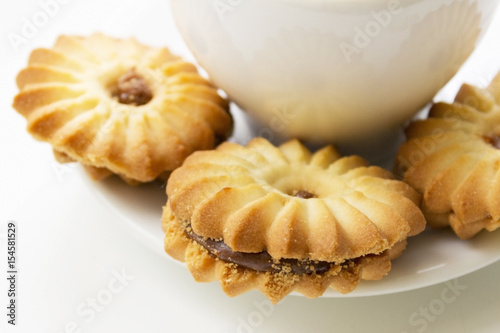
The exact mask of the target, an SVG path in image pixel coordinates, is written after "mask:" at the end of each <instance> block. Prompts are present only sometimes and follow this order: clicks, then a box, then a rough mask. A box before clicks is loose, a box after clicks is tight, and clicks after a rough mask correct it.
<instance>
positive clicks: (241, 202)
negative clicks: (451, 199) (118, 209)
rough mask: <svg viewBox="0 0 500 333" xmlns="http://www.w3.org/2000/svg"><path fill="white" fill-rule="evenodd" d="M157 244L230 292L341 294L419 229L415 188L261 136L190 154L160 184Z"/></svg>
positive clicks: (371, 274) (380, 270)
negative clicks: (163, 192) (163, 188)
mask: <svg viewBox="0 0 500 333" xmlns="http://www.w3.org/2000/svg"><path fill="white" fill-rule="evenodd" d="M167 195H168V201H167V204H166V206H165V207H164V212H163V222H162V223H163V229H164V231H165V250H166V252H167V253H168V254H169V255H171V256H172V257H173V258H175V259H177V260H180V261H185V262H186V266H187V268H188V269H189V271H190V272H191V274H192V275H193V277H194V278H195V280H197V281H201V282H208V281H213V280H217V281H219V283H220V284H221V286H222V288H223V290H224V291H225V292H226V293H227V294H228V295H230V296H235V295H238V294H241V293H244V292H246V291H248V290H251V289H258V290H260V291H261V292H262V293H263V294H264V295H266V296H267V297H268V298H269V299H270V300H271V301H272V302H274V303H276V302H278V301H279V300H281V299H282V298H283V297H285V296H286V295H287V294H289V293H290V292H293V291H295V292H299V293H301V294H303V295H305V296H307V297H310V298H313V297H318V296H320V295H322V294H323V293H324V292H325V290H326V289H327V288H328V287H332V288H334V289H336V290H337V291H339V292H341V293H349V292H351V291H352V290H354V289H355V288H356V286H357V285H358V282H359V281H360V280H361V279H366V280H377V279H380V278H382V277H383V276H384V275H386V274H387V273H388V272H389V270H390V268H391V260H392V259H394V258H396V257H397V256H399V255H400V254H401V253H402V251H403V250H404V248H405V246H406V240H407V238H408V237H409V236H413V235H416V234H418V233H420V232H421V231H422V230H423V229H424V228H425V219H424V217H423V215H422V212H421V211H420V209H419V207H418V206H419V203H420V195H419V194H418V193H417V192H416V191H415V190H414V189H413V188H411V187H410V186H409V185H408V184H406V183H404V182H402V181H399V180H396V179H395V177H394V176H393V174H392V173H391V172H389V171H387V170H384V169H382V168H379V167H375V166H369V165H368V164H367V162H366V161H365V160H363V159H362V158H360V157H357V156H349V157H341V156H340V154H339V153H338V152H337V151H336V150H335V149H334V148H333V147H332V146H327V147H325V148H323V149H321V150H319V151H317V152H316V153H314V154H313V153H311V152H310V151H309V150H308V149H307V148H306V147H304V146H303V145H302V144H301V143H299V142H298V141H296V140H292V141H289V142H287V143H285V144H283V145H281V146H279V147H276V146H273V145H272V144H271V143H269V142H268V141H266V140H265V139H262V138H257V139H253V140H252V141H250V143H249V144H248V145H246V146H241V145H238V144H236V143H228V142H225V143H223V144H221V145H220V146H219V147H217V148H216V149H215V150H211V151H204V152H196V153H194V154H192V155H191V156H189V157H188V158H187V159H186V161H185V162H184V164H183V165H182V167H180V168H178V169H176V170H175V171H174V172H173V173H172V175H171V177H170V179H169V182H168V184H167Z"/></svg>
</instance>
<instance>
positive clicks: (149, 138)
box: [13, 33, 233, 183]
mask: <svg viewBox="0 0 500 333" xmlns="http://www.w3.org/2000/svg"><path fill="white" fill-rule="evenodd" d="M17 85H18V87H19V93H18V94H17V96H16V97H15V98H14V103H13V107H14V108H15V109H16V110H17V111H18V112H19V113H20V114H21V115H23V116H24V117H25V118H26V120H27V124H28V125H27V130H28V132H29V133H31V134H32V135H33V136H34V137H35V138H36V139H38V140H41V141H45V142H48V143H50V144H51V145H52V146H53V149H54V154H55V156H56V158H57V160H58V161H60V162H63V163H65V162H72V161H78V162H80V163H82V164H83V165H84V166H85V167H86V169H87V171H89V173H90V174H91V175H92V176H93V178H96V179H101V178H105V177H106V176H109V175H111V174H117V175H119V176H121V177H122V178H123V179H125V180H126V181H128V182H130V183H142V182H149V181H152V180H155V179H157V178H163V179H165V178H167V177H168V175H169V174H170V172H171V171H172V170H174V169H175V168H177V167H178V166H180V165H181V164H182V162H183V161H184V159H185V158H186V157H187V156H189V155H190V154H191V153H192V152H194V151H196V150H204V149H211V148H213V147H215V146H216V145H217V144H218V143H220V142H221V141H223V140H225V139H226V138H227V137H228V136H229V135H230V134H231V132H232V128H233V122H232V117H231V115H230V114H229V106H228V102H227V101H226V100H225V99H224V98H222V97H221V96H220V95H219V94H218V92H217V89H216V88H215V87H214V86H213V85H212V84H211V83H210V82H209V81H208V80H206V79H205V78H203V77H202V76H200V74H199V73H198V71H197V68H196V67H195V66H194V65H193V64H191V63H188V62H186V61H184V60H182V59H181V58H180V57H178V56H175V55H173V54H172V53H170V51H169V50H168V49H167V48H156V47H149V46H146V45H143V44H140V43H139V42H137V41H136V40H135V39H133V38H131V39H116V38H111V37H108V36H105V35H103V34H99V33H96V34H93V35H91V36H88V37H80V36H61V37H59V38H58V39H57V41H56V43H55V45H54V47H53V48H51V49H44V48H42V49H36V50H34V51H33V52H32V53H31V55H30V58H29V62H28V66H27V67H26V68H24V69H23V70H21V71H20V72H19V74H18V76H17Z"/></svg>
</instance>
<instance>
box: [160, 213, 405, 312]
mask: <svg viewBox="0 0 500 333" xmlns="http://www.w3.org/2000/svg"><path fill="white" fill-rule="evenodd" d="M162 227H163V230H164V232H165V251H166V252H167V253H168V254H169V255H170V256H171V257H172V258H174V259H176V260H179V261H182V262H185V263H186V267H187V268H188V270H189V271H190V272H191V274H192V275H193V278H194V279H195V280H196V281H197V282H212V281H219V283H220V285H221V287H222V290H223V291H224V292H225V293H226V294H227V295H229V296H231V297H233V296H237V295H240V294H242V293H245V292H247V291H249V290H252V289H257V290H259V291H260V292H262V293H263V294H264V295H265V296H266V297H267V298H268V299H269V300H270V301H271V302H273V303H277V302H279V301H280V300H281V299H283V297H285V296H286V295H288V294H289V293H291V292H298V293H300V294H302V295H304V296H306V297H308V298H316V297H319V296H321V295H323V293H324V292H325V290H326V289H327V288H328V287H330V288H333V289H335V290H336V291H338V292H340V293H342V294H347V293H349V292H351V291H353V290H354V289H355V288H356V287H357V285H358V283H359V281H360V280H362V279H363V280H379V279H381V278H382V277H384V276H385V275H386V274H387V273H388V272H389V271H390V269H391V260H392V259H394V258H396V257H398V256H399V255H400V254H401V253H402V252H403V250H404V249H405V247H406V241H403V242H400V243H398V244H396V245H395V246H394V247H393V248H392V249H390V250H386V251H384V252H382V253H380V254H377V255H369V256H366V257H361V258H356V259H353V260H348V261H346V262H345V263H339V264H332V266H331V268H330V269H329V270H328V271H327V272H325V273H322V274H316V273H311V274H300V275H299V274H293V273H290V272H285V271H280V272H258V271H255V270H252V269H248V268H244V267H241V266H239V265H237V264H234V263H228V262H225V261H223V260H220V259H218V258H216V257H215V256H213V255H212V254H210V253H209V251H207V249H205V248H204V247H203V246H202V245H200V244H199V243H197V242H196V241H194V240H192V239H190V238H189V237H188V236H187V235H186V233H185V231H184V227H183V223H182V221H179V220H177V219H176V218H175V217H174V216H173V214H172V212H171V210H170V207H169V205H168V204H167V205H166V206H165V207H164V211H163V218H162Z"/></svg>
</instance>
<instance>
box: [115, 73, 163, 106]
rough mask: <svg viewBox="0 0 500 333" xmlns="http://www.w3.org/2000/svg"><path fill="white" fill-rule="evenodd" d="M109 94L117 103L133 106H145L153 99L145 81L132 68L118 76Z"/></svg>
mask: <svg viewBox="0 0 500 333" xmlns="http://www.w3.org/2000/svg"><path fill="white" fill-rule="evenodd" d="M111 92H112V96H113V97H114V98H116V99H118V102H120V103H122V104H131V105H135V106H140V105H144V104H147V103H148V102H149V101H150V100H151V99H152V98H153V93H152V91H151V89H150V88H149V86H148V84H147V83H146V80H144V78H143V77H142V76H140V75H139V74H138V73H137V72H136V71H135V69H134V68H132V69H131V70H129V71H128V72H126V73H125V74H123V75H122V76H120V78H119V79H118V83H117V84H116V86H114V87H113V88H112V89H111Z"/></svg>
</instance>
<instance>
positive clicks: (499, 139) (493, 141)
mask: <svg viewBox="0 0 500 333" xmlns="http://www.w3.org/2000/svg"><path fill="white" fill-rule="evenodd" d="M483 140H484V141H485V142H486V143H488V144H490V145H492V146H493V147H495V148H496V149H500V136H497V135H494V136H486V135H483Z"/></svg>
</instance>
